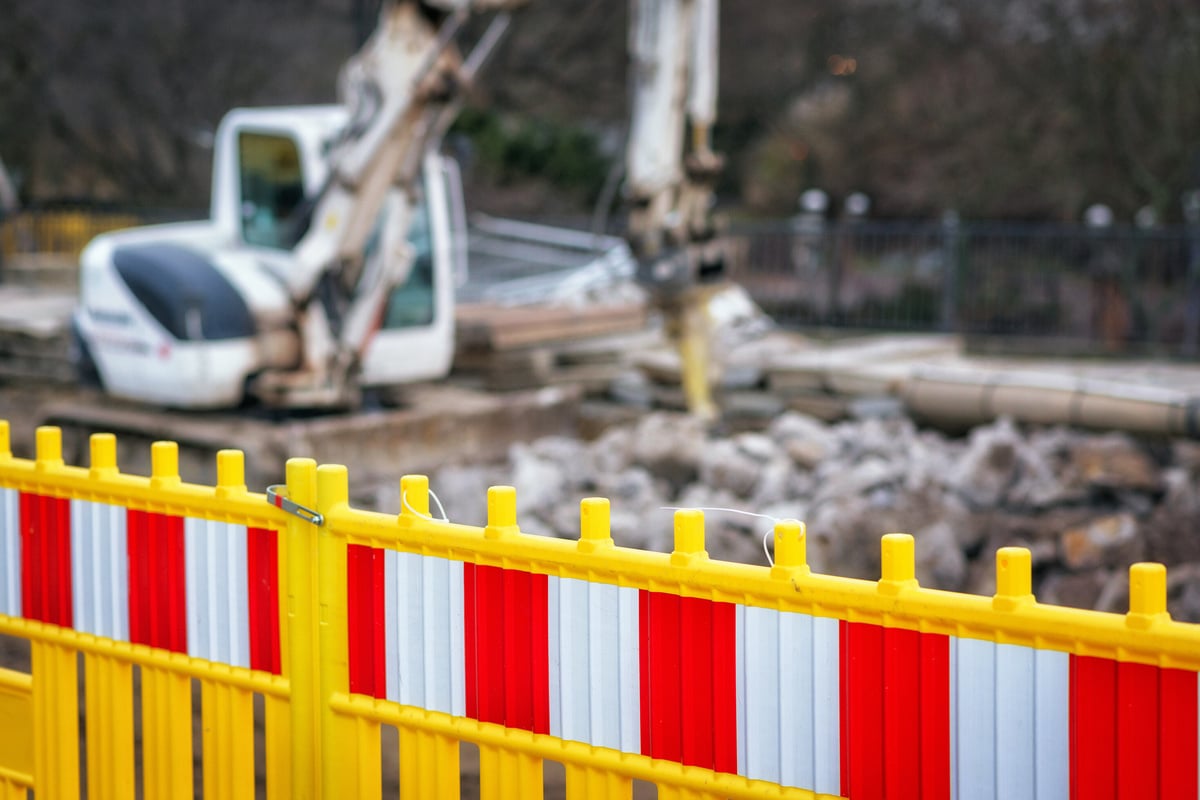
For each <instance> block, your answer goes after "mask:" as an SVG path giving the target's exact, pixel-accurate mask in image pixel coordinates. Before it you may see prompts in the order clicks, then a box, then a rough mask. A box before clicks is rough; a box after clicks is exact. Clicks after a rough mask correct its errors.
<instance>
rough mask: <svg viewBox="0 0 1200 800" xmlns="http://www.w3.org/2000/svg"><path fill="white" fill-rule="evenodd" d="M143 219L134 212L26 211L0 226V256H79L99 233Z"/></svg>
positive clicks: (130, 225)
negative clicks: (55, 254)
mask: <svg viewBox="0 0 1200 800" xmlns="http://www.w3.org/2000/svg"><path fill="white" fill-rule="evenodd" d="M139 222H140V220H139V218H138V217H137V216H136V215H133V214H119V213H112V212H100V211H77V210H74V211H73V210H52V211H26V212H22V213H19V214H17V215H15V216H13V217H10V218H9V219H6V220H4V222H3V224H2V225H0V257H12V256H14V255H16V254H18V253H59V254H62V255H71V256H78V255H79V253H80V251H82V250H83V248H84V246H85V245H87V243H88V242H90V241H91V240H92V239H94V238H95V237H96V236H99V235H100V234H102V233H108V232H109V231H115V230H120V229H122V228H131V227H133V226H134V225H137V224H139Z"/></svg>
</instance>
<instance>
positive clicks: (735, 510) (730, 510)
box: [659, 506, 779, 567]
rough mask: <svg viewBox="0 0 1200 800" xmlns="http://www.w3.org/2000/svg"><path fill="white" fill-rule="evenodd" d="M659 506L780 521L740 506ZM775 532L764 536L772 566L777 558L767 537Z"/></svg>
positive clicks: (767, 554)
mask: <svg viewBox="0 0 1200 800" xmlns="http://www.w3.org/2000/svg"><path fill="white" fill-rule="evenodd" d="M659 508H660V509H661V510H663V511H725V512H727V513H729V514H742V515H744V516H747V517H758V518H759V519H769V520H771V523H772V524H774V523H777V522H779V518H778V517H772V516H771V515H770V514H758V513H756V512H754V511H745V510H743V509H740V508H719V507H717V506H659ZM774 532H775V529H774V528H769V529H768V530H767V532H766V533H764V534H763V538H762V544H763V553H765V554H766V556H767V563H768V564H770V565H771V566H772V567H773V566H775V559H774V558H773V557H772V556H771V550H770V548H768V547H767V539H768V538H770V536H771V534H772V533H774Z"/></svg>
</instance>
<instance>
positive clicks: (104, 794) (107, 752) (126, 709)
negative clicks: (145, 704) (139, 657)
mask: <svg viewBox="0 0 1200 800" xmlns="http://www.w3.org/2000/svg"><path fill="white" fill-rule="evenodd" d="M83 673H84V679H85V683H86V685H87V698H86V704H85V708H86V710H87V764H88V770H87V785H88V797H93V798H100V800H107V799H108V798H114V800H122V799H123V798H132V797H133V786H134V771H133V770H134V766H133V765H134V762H133V667H132V666H130V664H129V663H128V662H125V661H118V660H117V659H115V658H112V657H110V656H102V655H96V654H93V653H88V654H87V655H85V656H84V658H83Z"/></svg>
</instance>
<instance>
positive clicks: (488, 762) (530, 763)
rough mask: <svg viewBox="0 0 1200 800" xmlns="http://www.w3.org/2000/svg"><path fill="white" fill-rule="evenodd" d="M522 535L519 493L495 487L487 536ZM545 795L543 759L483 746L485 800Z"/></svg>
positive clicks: (481, 794)
mask: <svg viewBox="0 0 1200 800" xmlns="http://www.w3.org/2000/svg"><path fill="white" fill-rule="evenodd" d="M519 534H520V528H518V526H517V490H516V489H514V488H513V487H512V486H492V487H491V488H489V489H488V494H487V527H486V528H484V532H483V535H484V536H486V537H487V538H489V539H503V538H507V537H510V536H518V535H519ZM541 796H542V759H540V758H538V757H537V756H531V755H528V754H526V753H521V752H512V751H509V750H503V749H501V748H499V747H496V746H494V745H488V744H480V745H479V797H480V798H481V800H504V799H505V798H509V797H541Z"/></svg>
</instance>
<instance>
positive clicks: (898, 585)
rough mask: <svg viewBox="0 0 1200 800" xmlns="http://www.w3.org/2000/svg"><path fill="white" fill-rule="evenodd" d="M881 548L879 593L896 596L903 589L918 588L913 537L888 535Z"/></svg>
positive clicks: (881, 542) (903, 534)
mask: <svg viewBox="0 0 1200 800" xmlns="http://www.w3.org/2000/svg"><path fill="white" fill-rule="evenodd" d="M879 546H880V558H879V566H880V570H879V572H880V575H879V593H880V594H889V595H895V594H899V593H900V591H901V590H902V589H906V588H916V586H917V563H916V548H915V546H914V542H913V537H912V535H911V534H907V533H888V534H885V535H884V537H883V539H882V540H881V541H880V543H879Z"/></svg>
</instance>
